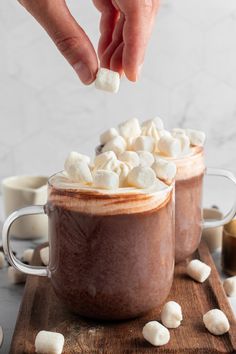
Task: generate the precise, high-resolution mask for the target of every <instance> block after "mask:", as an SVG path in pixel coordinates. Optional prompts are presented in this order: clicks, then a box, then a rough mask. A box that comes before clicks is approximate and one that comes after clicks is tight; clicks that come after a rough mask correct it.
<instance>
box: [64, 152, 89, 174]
mask: <svg viewBox="0 0 236 354" xmlns="http://www.w3.org/2000/svg"><path fill="white" fill-rule="evenodd" d="M79 161H85V162H86V163H87V164H88V165H89V164H90V157H89V156H87V155H84V154H80V153H78V152H76V151H71V152H70V153H69V155H68V156H67V158H66V161H65V165H64V168H65V171H67V170H68V169H69V167H70V166H71V165H76V164H77V162H79Z"/></svg>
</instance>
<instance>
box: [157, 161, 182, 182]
mask: <svg viewBox="0 0 236 354" xmlns="http://www.w3.org/2000/svg"><path fill="white" fill-rule="evenodd" d="M152 169H153V171H154V172H155V174H156V176H157V177H158V178H160V179H163V180H167V181H171V180H172V179H173V178H174V177H175V175H176V170H177V168H176V165H175V163H174V162H171V161H167V160H164V159H160V158H157V159H156V161H155V162H154V164H153V165H152Z"/></svg>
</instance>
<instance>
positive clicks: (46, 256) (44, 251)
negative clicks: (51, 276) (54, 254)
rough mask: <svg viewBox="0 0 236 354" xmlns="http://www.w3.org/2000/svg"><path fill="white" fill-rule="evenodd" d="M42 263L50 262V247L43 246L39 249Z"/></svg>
mask: <svg viewBox="0 0 236 354" xmlns="http://www.w3.org/2000/svg"><path fill="white" fill-rule="evenodd" d="M39 254H40V258H41V261H42V263H43V264H44V265H45V266H47V265H48V264H49V247H48V246H47V247H44V248H41V250H40V251H39Z"/></svg>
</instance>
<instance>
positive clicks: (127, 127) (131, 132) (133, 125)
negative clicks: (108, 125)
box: [119, 118, 141, 139]
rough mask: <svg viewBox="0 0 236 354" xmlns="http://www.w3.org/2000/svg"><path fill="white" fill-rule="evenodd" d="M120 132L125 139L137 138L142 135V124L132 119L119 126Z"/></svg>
mask: <svg viewBox="0 0 236 354" xmlns="http://www.w3.org/2000/svg"><path fill="white" fill-rule="evenodd" d="M119 132H120V135H121V136H123V138H125V139H128V138H137V137H138V136H139V135H140V134H141V128H140V124H139V121H138V119H137V118H131V119H128V120H126V121H125V122H123V123H121V124H119Z"/></svg>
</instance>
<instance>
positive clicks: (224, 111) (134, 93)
mask: <svg viewBox="0 0 236 354" xmlns="http://www.w3.org/2000/svg"><path fill="white" fill-rule="evenodd" d="M68 3H69V5H70V7H71V9H72V11H73V13H74V15H75V16H76V17H78V18H79V19H80V21H81V23H82V24H83V25H84V27H85V28H86V30H87V31H88V32H89V34H90V35H91V37H92V39H93V42H94V43H96V42H97V39H98V19H99V17H98V13H97V12H96V10H95V9H94V8H93V6H92V1H77V0H71V1H69V2H68ZM156 114H158V115H160V116H161V117H163V118H164V119H165V121H166V125H167V127H173V126H178V125H180V126H182V125H183V126H188V127H196V128H199V129H203V130H205V131H206V133H207V136H208V142H207V159H208V162H209V164H210V165H214V166H219V167H227V168H230V169H233V170H234V171H236V1H235V0H165V1H164V0H163V1H162V5H161V10H160V12H159V16H158V18H157V22H156V27H155V30H154V34H153V36H152V40H151V43H150V46H149V50H148V53H147V57H146V62H145V65H144V69H143V74H142V78H141V80H140V81H139V82H138V83H137V84H131V83H129V82H127V81H125V80H124V81H123V82H122V85H121V89H120V92H119V93H118V94H117V95H114V96H113V95H109V94H106V93H102V92H99V91H97V90H95V89H94V88H93V87H84V86H82V84H80V82H79V80H78V79H77V77H76V76H75V74H74V72H73V71H72V69H71V68H70V67H69V65H68V64H67V63H66V62H65V61H64V59H63V58H62V57H61V56H60V55H59V54H58V52H57V50H56V49H55V48H54V45H53V44H52V43H51V41H50V40H49V38H48V37H47V35H46V34H45V33H44V32H43V30H42V29H41V28H40V26H39V25H38V24H37V23H36V22H35V21H34V20H33V18H31V17H30V15H28V14H27V13H26V12H25V10H24V9H23V8H22V7H21V6H20V5H19V4H18V3H17V1H16V0H1V1H0V179H1V178H3V177H5V176H7V175H12V174H20V173H45V174H51V173H53V172H54V171H57V170H60V169H61V168H62V166H63V161H64V158H65V155H66V154H67V152H68V151H70V150H71V149H76V150H78V151H81V152H85V153H92V151H93V146H94V145H95V144H96V142H97V140H98V134H99V132H101V131H102V130H103V129H105V128H107V127H110V126H112V125H115V124H117V123H118V122H119V121H121V120H124V119H127V118H129V117H131V116H137V117H140V118H141V119H145V118H149V117H152V116H154V115H156Z"/></svg>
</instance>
